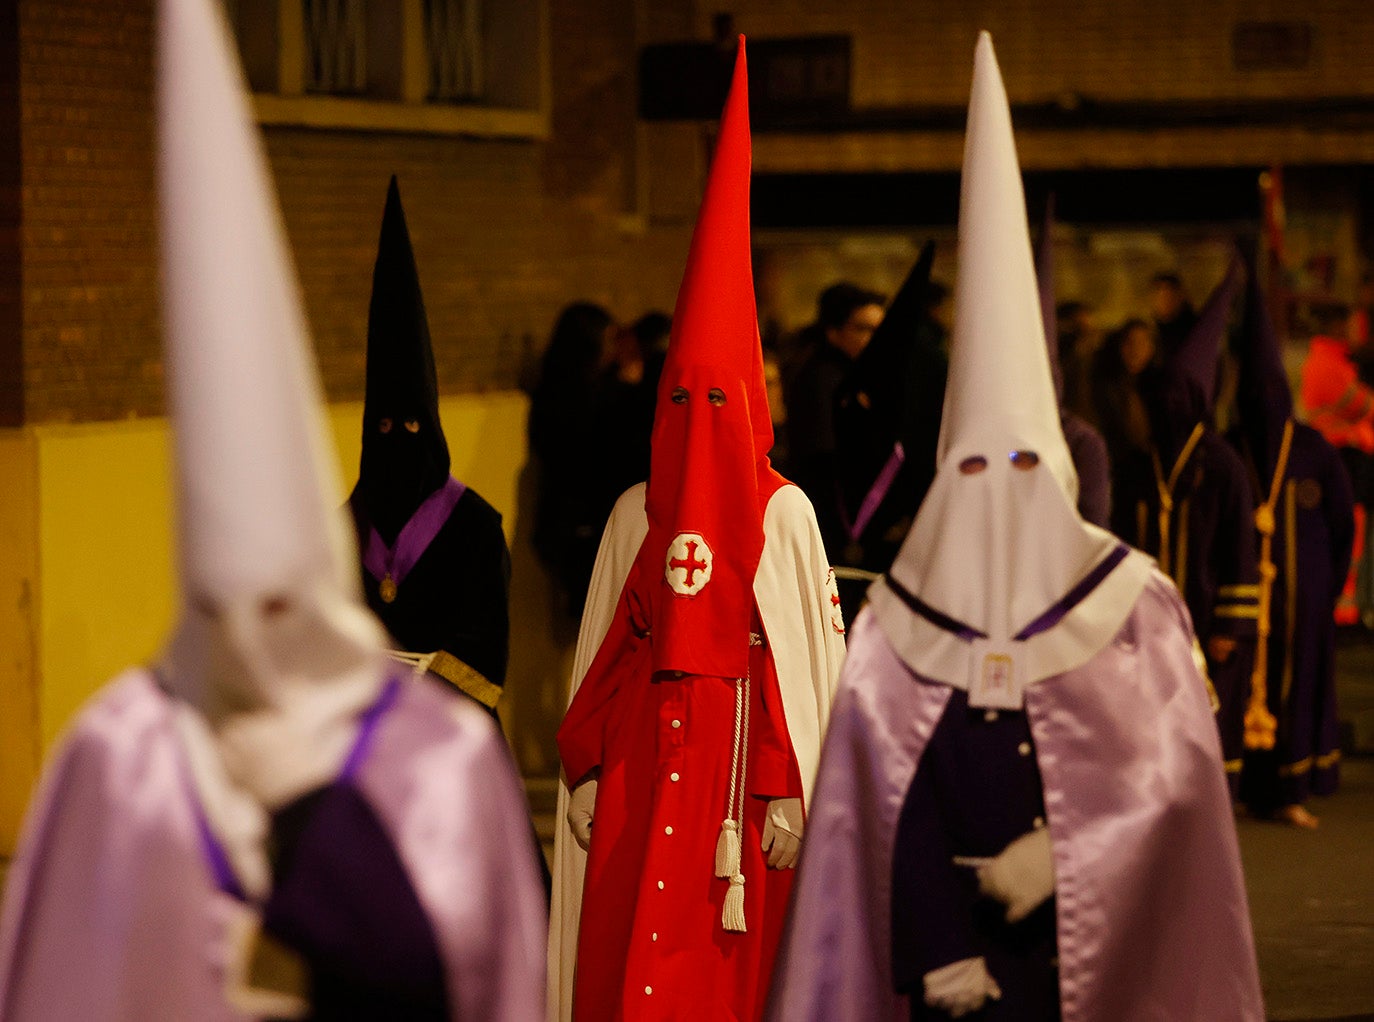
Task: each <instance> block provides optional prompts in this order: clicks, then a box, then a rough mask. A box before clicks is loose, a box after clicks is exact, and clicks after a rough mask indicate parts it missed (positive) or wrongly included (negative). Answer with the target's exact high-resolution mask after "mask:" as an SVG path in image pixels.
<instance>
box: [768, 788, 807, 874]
mask: <svg viewBox="0 0 1374 1022" xmlns="http://www.w3.org/2000/svg"><path fill="white" fill-rule="evenodd" d="M802 826H803V825H802V801H801V799H799V798H775V799H773V801H771V802H769V803H768V814H767V816H765V817H764V820H763V850H764V851H765V852H767V853H768V865H770V866H772V867H773V868H774V869H794V868H796V865H797V857H798V856H799V855H801V837H802Z"/></svg>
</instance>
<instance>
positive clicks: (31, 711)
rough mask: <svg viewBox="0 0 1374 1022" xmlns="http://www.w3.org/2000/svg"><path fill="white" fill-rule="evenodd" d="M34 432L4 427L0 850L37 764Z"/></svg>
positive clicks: (10, 842)
mask: <svg viewBox="0 0 1374 1022" xmlns="http://www.w3.org/2000/svg"><path fill="white" fill-rule="evenodd" d="M35 456H36V455H35V448H34V442H33V438H32V437H31V436H30V435H28V434H27V433H23V432H21V431H19V430H4V431H0V857H4V856H8V855H10V854H11V853H12V852H13V851H14V843H15V838H16V837H17V836H18V833H19V823H20V820H21V819H22V817H23V813H24V805H25V803H26V802H27V801H28V792H29V789H30V788H31V787H32V785H33V781H34V778H35V776H36V775H37V771H38V760H39V756H40V752H41V748H42V731H41V726H40V721H39V715H38V674H37V671H36V670H35V656H36V653H37V645H38V636H37V630H36V624H37V622H36V613H35V611H36V603H37V598H38V592H37V590H38V500H37V485H38V484H37V465H36V463H35Z"/></svg>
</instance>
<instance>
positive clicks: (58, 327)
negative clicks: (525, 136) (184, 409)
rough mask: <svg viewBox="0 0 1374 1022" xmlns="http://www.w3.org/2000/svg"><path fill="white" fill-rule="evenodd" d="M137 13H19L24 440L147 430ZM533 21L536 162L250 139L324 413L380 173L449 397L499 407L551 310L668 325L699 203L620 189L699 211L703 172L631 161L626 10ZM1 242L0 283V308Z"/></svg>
mask: <svg viewBox="0 0 1374 1022" xmlns="http://www.w3.org/2000/svg"><path fill="white" fill-rule="evenodd" d="M151 9H152V4H151V0H19V4H18V12H19V29H20V31H19V37H18V38H19V52H20V57H21V61H20V65H21V69H22V70H21V73H22V131H23V136H22V141H23V182H24V184H23V193H22V194H23V213H24V232H23V274H24V281H23V359H24V372H23V376H24V388H25V395H26V399H27V409H26V418H27V421H29V422H54V421H89V420H107V419H116V418H123V417H126V416H130V415H149V414H157V413H159V412H160V411H161V400H162V399H161V362H160V357H159V351H158V330H159V323H158V309H157V267H156V252H155V221H154V203H155V199H154V180H153V157H152V153H153V148H152V147H153V128H152V123H153V122H152V111H151V100H152V82H153V78H152V63H151V49H152V15H151ZM550 14H551V18H552V25H551V36H552V39H553V40H554V41H555V44H554V46H553V47H552V53H553V57H552V67H551V69H550V70H551V75H552V85H553V97H554V103H553V132H552V137H551V138H550V139H549V140H548V141H547V142H538V143H536V142H520V141H485V140H476V139H465V138H457V137H443V136H425V135H398V134H369V133H361V132H346V131H319V130H308V129H289V128H270V129H268V131H267V132H266V138H267V147H268V152H269V155H270V158H271V161H272V165H273V168H274V170H275V173H276V177H277V185H278V191H279V194H280V198H281V202H282V207H283V213H284V216H285V219H286V223H287V229H288V231H289V233H290V237H291V241H292V245H293V248H294V250H295V255H296V260H297V265H298V270H299V273H300V276H301V279H302V285H303V288H304V292H305V297H306V302H307V305H308V311H309V315H310V321H311V325H312V328H313V330H314V333H315V342H316V347H317V351H318V354H319V358H320V363H321V369H322V372H323V376H324V379H325V384H326V387H327V389H328V392H329V395H330V397H331V398H333V399H336V400H345V399H352V398H357V397H360V396H361V395H362V387H363V362H364V339H365V333H366V322H367V295H368V288H369V284H370V281H371V271H372V260H373V257H374V254H375V246H376V238H377V230H378V227H379V223H380V217H381V209H382V202H383V199H384V197H385V190H386V182H387V178H388V176H389V175H390V174H391V173H392V172H395V173H397V174H399V176H400V181H401V189H402V196H403V198H404V201H405V205H406V212H407V216H408V219H409V222H410V227H411V232H412V235H413V237H414V242H415V248H416V254H417V258H418V260H419V265H420V276H421V281H422V284H423V286H424V288H425V298H426V304H427V306H428V309H429V314H430V320H431V329H432V332H433V335H434V343H435V351H436V356H437V360H438V368H439V377H440V386H441V388H442V389H443V390H444V391H445V392H449V393H452V392H461V391H471V390H481V389H490V388H508V387H513V386H515V385H516V382H517V378H518V375H519V372H520V368H521V363H522V360H523V359H525V358H526V357H527V353H528V351H529V350H530V349H535V350H537V349H538V348H539V347H541V346H542V344H543V343H544V341H545V339H546V338H547V335H548V332H549V329H550V327H551V325H552V322H553V319H554V316H555V315H556V313H557V311H558V309H559V308H560V307H561V306H562V305H563V304H565V303H566V302H568V301H571V300H574V299H580V298H590V299H592V300H596V301H600V302H603V303H605V304H606V305H607V306H608V307H609V308H610V309H611V310H612V312H613V313H614V314H615V315H617V316H620V317H622V318H625V319H629V318H632V317H635V316H637V315H639V314H640V313H641V312H643V311H644V310H645V309H647V308H649V307H657V308H668V309H670V308H671V306H672V302H673V298H674V296H675V293H676V287H677V280H678V276H679V275H680V273H681V265H682V260H683V258H684V257H685V254H686V246H687V241H688V237H689V232H690V228H691V218H692V215H693V214H694V212H695V209H694V206H695V203H694V202H693V203H689V204H682V203H679V204H678V208H674V209H670V210H669V211H668V213H667V214H666V215H663V216H650V215H647V212H648V211H647V210H645V209H644V208H641V205H640V203H641V199H642V198H643V191H644V190H643V188H642V186H641V182H640V179H639V178H638V177H637V175H639V174H641V173H643V174H648V173H649V172H650V171H653V173H655V174H656V175H657V177H658V178H659V179H664V178H666V179H667V180H668V181H671V182H673V187H672V189H670V191H673V192H675V193H682V192H690V193H692V194H695V192H696V188H697V184H698V180H697V177H698V173H699V168H697V166H696V165H695V163H694V162H693V161H691V160H686V161H684V160H682V159H680V158H677V157H676V155H674V157H673V158H671V159H666V160H658V161H657V162H656V163H655V161H653V160H648V161H645V160H644V159H643V156H642V153H641V152H640V148H641V147H639V146H638V145H637V144H636V140H637V138H638V135H637V131H638V130H639V129H638V128H637V126H636V122H635V118H634V110H635V95H634V77H633V74H634V71H633V68H634V61H633V57H634V35H635V32H636V20H635V17H634V10H633V4H632V3H631V2H630V0H619V2H615V3H603V2H599V0H571V2H569V0H559V2H556V3H552V4H550ZM0 96H3V93H0ZM3 127H4V121H3V114H0V131H3ZM668 133H669V135H670V136H672V135H674V134H676V135H679V136H680V134H681V133H680V131H677V132H674V130H673V129H668ZM684 176H685V181H684ZM3 194H4V193H3V189H0V197H2V196H3ZM0 210H3V206H0ZM2 227H3V220H0V228H2ZM3 238H4V235H3V233H0V273H3V277H4V285H3V286H4V287H10V288H13V287H15V286H17V276H18V274H17V273H16V272H14V271H13V268H9V269H8V270H6V269H5V263H4V262H3V251H4V250H3ZM4 293H5V292H4V291H3V290H0V314H3V308H4V305H3V295H4ZM3 336H4V335H3V331H0V337H3ZM4 350H5V349H4V347H3V342H0V357H3V352H4ZM16 350H17V349H16Z"/></svg>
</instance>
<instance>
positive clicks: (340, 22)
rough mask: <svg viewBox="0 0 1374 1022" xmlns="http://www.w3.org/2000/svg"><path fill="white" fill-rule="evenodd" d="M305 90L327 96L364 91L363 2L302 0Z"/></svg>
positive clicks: (364, 11)
mask: <svg viewBox="0 0 1374 1022" xmlns="http://www.w3.org/2000/svg"><path fill="white" fill-rule="evenodd" d="M301 6H302V8H303V10H302V12H301V13H302V16H303V18H304V23H305V54H306V67H305V88H306V91H308V92H323V93H326V94H330V95H343V96H348V95H361V94H362V93H364V92H366V91H367V2H366V0H302V4H301Z"/></svg>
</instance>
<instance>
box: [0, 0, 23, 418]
mask: <svg viewBox="0 0 1374 1022" xmlns="http://www.w3.org/2000/svg"><path fill="white" fill-rule="evenodd" d="M18 154H19V8H18V0H0V426H16V425H18V424H19V423H21V422H23V421H24V379H23V377H24V347H23V328H22V322H23V321H22V318H21V316H20V310H21V308H22V305H21V298H20V291H21V287H22V283H21V282H22V280H23V272H22V271H23V261H22V258H21V254H20V253H21V251H22V248H21V246H20V242H19V224H20V216H19V215H20V210H21V209H22V205H21V202H20V162H19V159H18Z"/></svg>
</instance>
